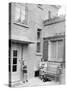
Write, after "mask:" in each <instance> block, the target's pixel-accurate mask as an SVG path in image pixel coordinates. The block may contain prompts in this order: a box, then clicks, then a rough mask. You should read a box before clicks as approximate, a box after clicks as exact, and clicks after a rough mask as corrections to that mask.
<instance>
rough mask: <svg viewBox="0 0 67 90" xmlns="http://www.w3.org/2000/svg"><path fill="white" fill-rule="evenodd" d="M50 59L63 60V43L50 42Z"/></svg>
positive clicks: (60, 41) (59, 41)
mask: <svg viewBox="0 0 67 90" xmlns="http://www.w3.org/2000/svg"><path fill="white" fill-rule="evenodd" d="M51 58H53V59H57V58H63V41H62V40H57V41H51Z"/></svg>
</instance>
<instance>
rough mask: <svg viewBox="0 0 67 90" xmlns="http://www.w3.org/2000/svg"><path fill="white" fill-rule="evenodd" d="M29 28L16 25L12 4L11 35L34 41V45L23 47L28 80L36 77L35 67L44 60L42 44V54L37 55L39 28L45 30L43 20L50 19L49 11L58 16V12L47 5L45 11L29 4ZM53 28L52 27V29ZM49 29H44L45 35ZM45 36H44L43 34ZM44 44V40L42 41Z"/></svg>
mask: <svg viewBox="0 0 67 90" xmlns="http://www.w3.org/2000/svg"><path fill="white" fill-rule="evenodd" d="M27 6H28V26H29V28H25V27H22V26H18V25H15V24H14V22H15V21H14V4H12V24H11V25H12V27H11V35H17V36H18V37H23V36H25V37H28V38H29V39H30V40H31V41H34V44H29V45H28V46H24V47H23V58H24V60H25V61H26V62H27V65H28V78H31V77H33V76H34V66H35V67H37V64H38V63H39V62H40V60H41V58H42V48H43V47H42V46H43V45H42V43H41V53H40V54H39V55H37V53H36V43H37V28H41V29H43V24H42V23H43V22H42V21H43V20H45V19H47V18H48V11H49V9H50V10H51V12H52V14H53V15H57V10H56V9H55V8H53V7H49V6H48V5H46V6H45V7H44V10H40V9H39V8H38V7H37V5H35V4H28V5H27ZM55 11H56V13H55ZM51 28H52V27H51ZM47 29H48V28H47V27H46V28H44V29H43V33H45V30H46V33H45V35H47V34H48V30H47ZM43 36H44V34H43ZM41 42H42V40H41Z"/></svg>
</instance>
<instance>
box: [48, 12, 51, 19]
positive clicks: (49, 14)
mask: <svg viewBox="0 0 67 90" xmlns="http://www.w3.org/2000/svg"><path fill="white" fill-rule="evenodd" d="M48 19H51V11H48Z"/></svg>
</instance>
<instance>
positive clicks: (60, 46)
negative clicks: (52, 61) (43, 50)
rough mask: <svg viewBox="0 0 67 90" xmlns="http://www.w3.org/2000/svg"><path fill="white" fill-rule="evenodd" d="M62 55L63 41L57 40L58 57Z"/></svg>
mask: <svg viewBox="0 0 67 90" xmlns="http://www.w3.org/2000/svg"><path fill="white" fill-rule="evenodd" d="M62 57H63V41H58V58H62Z"/></svg>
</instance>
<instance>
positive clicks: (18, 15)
mask: <svg viewBox="0 0 67 90" xmlns="http://www.w3.org/2000/svg"><path fill="white" fill-rule="evenodd" d="M19 20H20V8H19V7H17V6H16V7H15V21H19Z"/></svg>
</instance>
